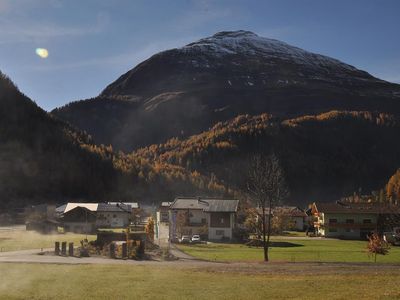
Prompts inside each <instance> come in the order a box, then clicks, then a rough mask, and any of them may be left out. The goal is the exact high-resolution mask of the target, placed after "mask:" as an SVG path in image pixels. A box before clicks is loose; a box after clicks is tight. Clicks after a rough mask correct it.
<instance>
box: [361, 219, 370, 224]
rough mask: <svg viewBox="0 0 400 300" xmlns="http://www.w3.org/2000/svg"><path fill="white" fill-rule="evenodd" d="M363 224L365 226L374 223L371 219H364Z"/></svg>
mask: <svg viewBox="0 0 400 300" xmlns="http://www.w3.org/2000/svg"><path fill="white" fill-rule="evenodd" d="M363 223H364V224H371V223H372V221H371V219H364V220H363Z"/></svg>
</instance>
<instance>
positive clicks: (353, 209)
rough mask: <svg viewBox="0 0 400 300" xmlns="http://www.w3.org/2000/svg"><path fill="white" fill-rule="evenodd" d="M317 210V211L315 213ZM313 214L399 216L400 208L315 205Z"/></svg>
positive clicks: (339, 203) (368, 204)
mask: <svg viewBox="0 0 400 300" xmlns="http://www.w3.org/2000/svg"><path fill="white" fill-rule="evenodd" d="M315 210H316V211H315ZM313 212H321V213H352V214H393V213H394V214H399V213H400V207H399V206H393V205H384V204H382V205H380V204H378V203H344V202H339V201H337V202H336V203H314V204H313Z"/></svg>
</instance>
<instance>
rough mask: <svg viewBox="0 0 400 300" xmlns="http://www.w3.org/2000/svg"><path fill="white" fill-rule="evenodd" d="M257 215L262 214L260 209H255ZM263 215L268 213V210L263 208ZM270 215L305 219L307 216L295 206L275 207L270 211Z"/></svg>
mask: <svg viewBox="0 0 400 300" xmlns="http://www.w3.org/2000/svg"><path fill="white" fill-rule="evenodd" d="M257 212H258V213H259V214H261V213H262V209H261V208H257ZM265 213H266V214H268V213H269V208H268V207H267V208H265ZM272 214H281V215H283V216H288V217H306V216H307V214H306V213H305V212H304V211H303V210H302V209H301V208H299V207H297V206H276V207H274V208H273V209H272Z"/></svg>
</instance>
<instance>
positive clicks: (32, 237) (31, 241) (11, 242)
mask: <svg viewBox="0 0 400 300" xmlns="http://www.w3.org/2000/svg"><path fill="white" fill-rule="evenodd" d="M85 237H86V236H85V235H84V234H75V233H66V234H50V235H45V234H40V233H37V232H34V231H25V230H12V231H4V230H2V231H0V250H1V251H2V252H5V251H16V250H28V249H40V248H51V247H54V242H56V241H58V242H73V243H74V244H75V245H77V246H78V245H79V242H80V241H81V240H83V239H84V238H85ZM88 239H89V240H94V239H96V236H94V235H88Z"/></svg>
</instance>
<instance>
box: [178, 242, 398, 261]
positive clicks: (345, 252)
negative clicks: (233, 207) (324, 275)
mask: <svg viewBox="0 0 400 300" xmlns="http://www.w3.org/2000/svg"><path fill="white" fill-rule="evenodd" d="M273 241H274V242H276V243H277V244H275V246H274V247H272V248H270V259H271V261H289V262H305V261H317V262H318V261H320V262H373V258H372V257H369V256H368V254H367V252H366V245H367V242H365V241H342V240H320V239H315V240H314V239H304V240H298V239H296V240H289V239H287V240H285V239H284V238H282V239H281V238H280V239H273ZM282 242H283V243H282ZM279 243H281V244H279ZM291 245H292V247H290V246H291ZM178 247H179V248H180V249H181V250H183V251H184V252H186V253H188V254H189V255H192V256H194V257H197V258H201V259H205V260H211V261H262V259H263V251H262V248H254V247H247V246H245V245H241V244H218V243H215V244H208V245H179V246H178ZM377 261H378V262H384V263H400V247H392V248H391V249H390V251H389V254H388V255H386V256H378V258H377Z"/></svg>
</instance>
